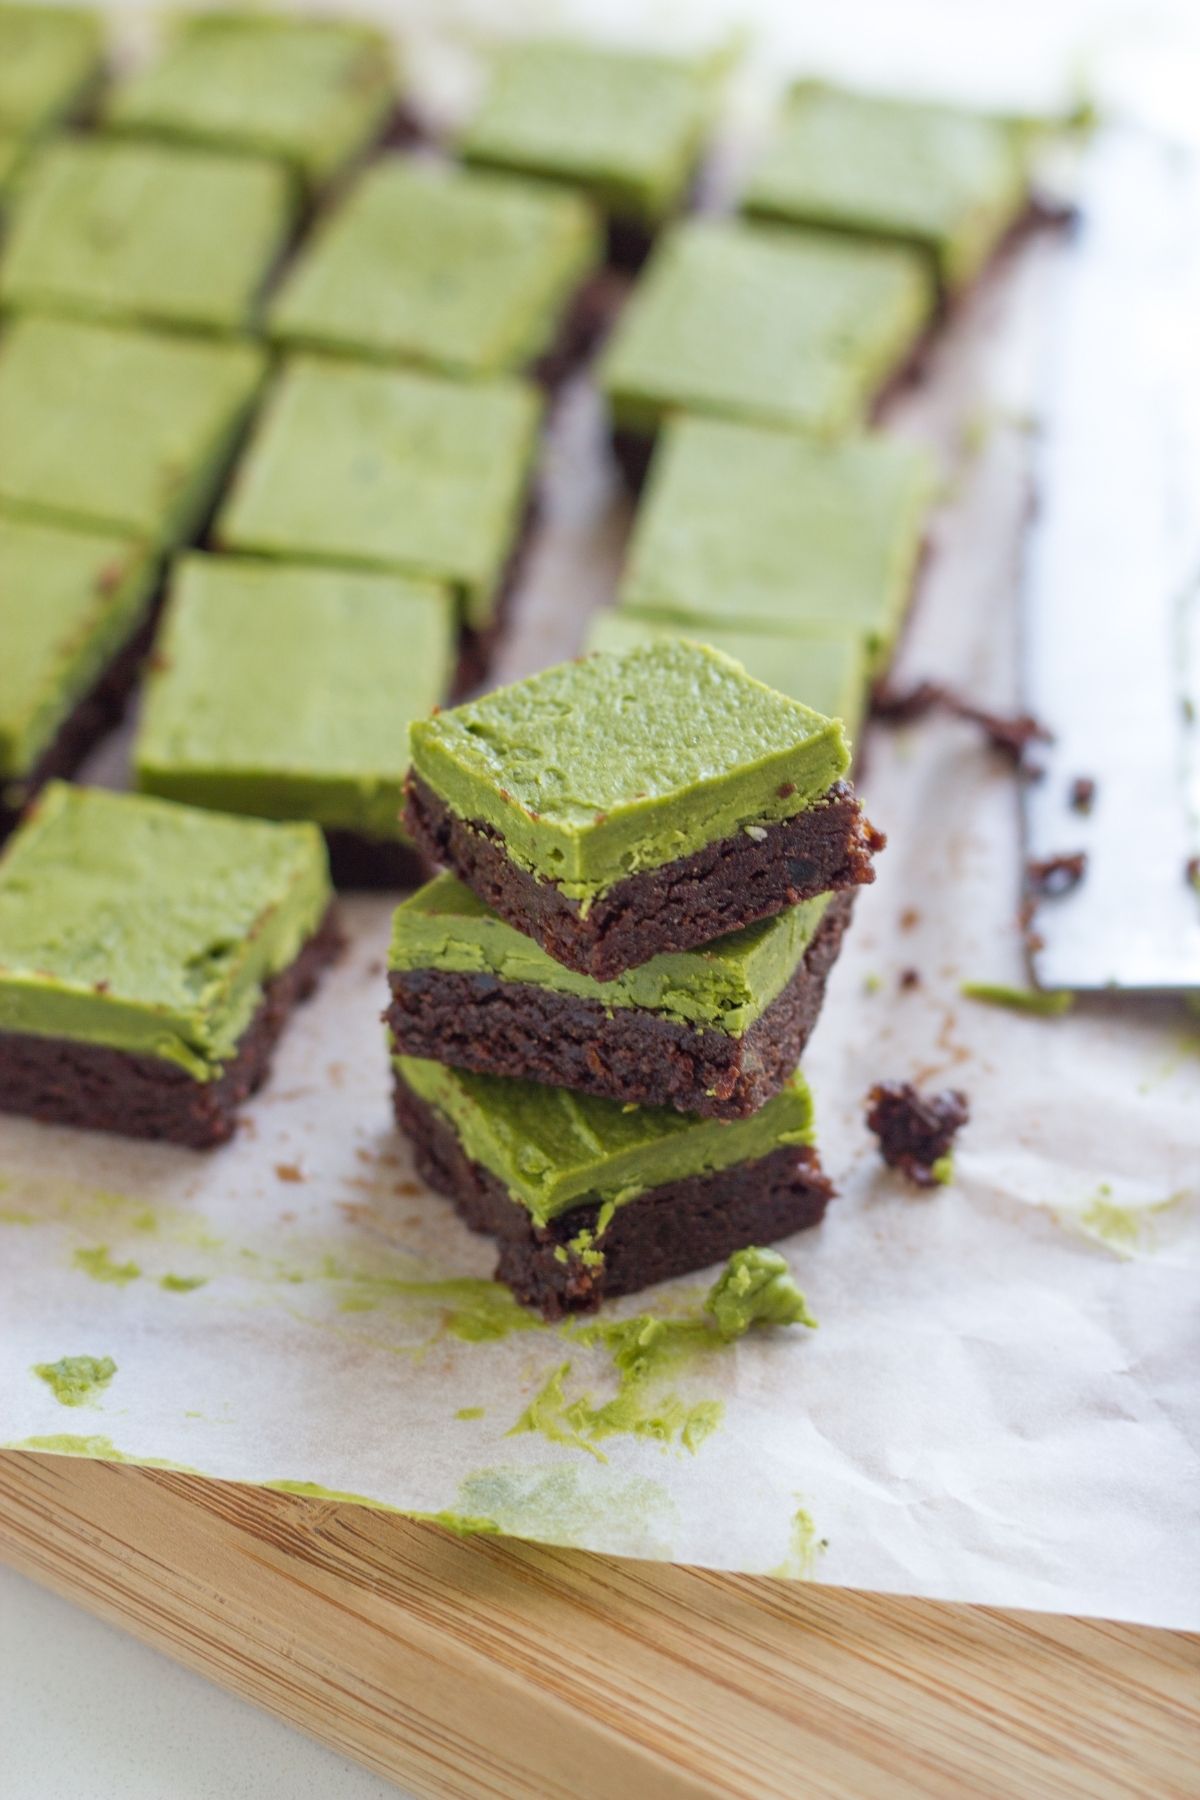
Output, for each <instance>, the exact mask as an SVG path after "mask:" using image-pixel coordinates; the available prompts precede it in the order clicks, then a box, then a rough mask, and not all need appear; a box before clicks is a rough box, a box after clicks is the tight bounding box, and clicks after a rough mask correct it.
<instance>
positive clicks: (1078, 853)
mask: <svg viewBox="0 0 1200 1800" xmlns="http://www.w3.org/2000/svg"><path fill="white" fill-rule="evenodd" d="M1087 860H1088V859H1087V851H1086V850H1072V851H1070V852H1068V853H1066V854H1064V855H1062V856H1041V857H1037V856H1035V857H1031V858H1030V860H1029V861H1028V862H1027V863H1026V864H1025V875H1026V879H1027V880H1028V882H1029V886H1030V889H1031V891H1032V892H1033V893H1035V894H1037V895H1039V896H1041V897H1043V898H1046V899H1051V900H1057V899H1060V898H1061V896H1062V895H1063V894H1069V893H1070V892H1071V891H1072V889H1074V888H1077V887H1078V886H1079V884H1080V882H1081V881H1082V880H1083V878H1084V876H1085V875H1086V874H1087Z"/></svg>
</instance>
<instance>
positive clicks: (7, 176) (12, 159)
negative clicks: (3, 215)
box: [0, 132, 25, 200]
mask: <svg viewBox="0 0 1200 1800" xmlns="http://www.w3.org/2000/svg"><path fill="white" fill-rule="evenodd" d="M24 150H25V146H24V144H23V143H22V141H21V139H20V138H15V137H6V136H5V135H4V134H3V133H2V132H0V200H2V199H3V198H4V192H5V189H6V188H7V187H8V185H9V183H10V182H11V181H12V178H13V176H14V175H15V174H16V172H17V169H18V167H19V165H20V162H21V158H22V155H23V154H24Z"/></svg>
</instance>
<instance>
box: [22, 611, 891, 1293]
mask: <svg viewBox="0 0 1200 1800" xmlns="http://www.w3.org/2000/svg"><path fill="white" fill-rule="evenodd" d="M412 736H413V771H412V775H411V777H410V781H409V785H408V797H409V809H408V822H409V827H410V830H411V831H412V833H413V835H414V837H415V838H416V840H417V842H418V843H419V844H420V846H421V848H422V849H423V850H424V852H425V853H426V855H428V856H429V857H430V859H431V860H437V861H443V862H446V863H448V864H449V865H450V866H451V868H452V869H453V870H454V871H455V874H456V875H457V876H458V877H463V878H466V880H467V881H468V882H469V884H470V890H472V892H470V893H469V892H468V888H467V887H464V886H462V885H461V884H460V882H459V881H457V880H454V879H452V878H450V877H448V876H447V877H444V878H441V879H440V880H437V881H434V882H433V883H432V884H431V885H430V886H429V887H427V888H425V889H423V890H421V892H420V893H419V894H418V895H417V896H416V897H415V898H414V900H413V901H412V902H410V903H408V904H407V905H406V906H403V907H401V909H400V911H399V913H398V914H397V919H396V932H395V938H394V943H393V951H392V958H391V963H392V969H391V1005H390V1008H389V1012H388V1022H389V1026H390V1029H391V1031H392V1034H393V1051H394V1059H395V1060H394V1070H395V1076H396V1082H395V1095H396V1110H397V1116H398V1118H399V1120H400V1122H401V1124H402V1125H403V1126H404V1127H405V1129H406V1130H408V1131H409V1132H410V1134H411V1135H412V1136H413V1137H414V1139H415V1141H416V1146H417V1154H418V1162H419V1165H420V1167H421V1168H422V1170H423V1172H424V1173H425V1174H426V1175H427V1176H428V1177H429V1179H430V1180H431V1181H432V1182H433V1184H434V1185H435V1186H439V1187H441V1188H442V1189H444V1190H445V1191H447V1192H449V1193H450V1194H451V1196H452V1197H453V1198H454V1199H455V1201H456V1203H457V1204H458V1206H459V1209H460V1211H461V1212H462V1213H463V1215H464V1217H466V1219H467V1222H468V1223H469V1224H471V1225H472V1226H474V1227H475V1228H476V1229H481V1230H486V1231H489V1232H491V1233H493V1234H494V1235H495V1236H496V1237H497V1239H498V1241H499V1244H500V1248H501V1256H500V1263H499V1269H498V1272H499V1274H500V1275H501V1277H502V1278H503V1279H505V1280H507V1281H509V1282H510V1283H511V1285H512V1286H513V1287H514V1290H515V1291H516V1292H517V1293H518V1294H519V1295H520V1296H521V1297H522V1298H523V1299H525V1300H527V1301H530V1302H532V1303H536V1304H538V1305H540V1306H541V1307H542V1308H543V1310H545V1311H547V1312H548V1313H551V1314H553V1313H555V1312H557V1311H561V1310H564V1309H572V1308H578V1307H587V1306H590V1305H593V1304H596V1303H597V1302H598V1301H599V1300H600V1299H601V1298H602V1297H604V1296H605V1295H608V1294H613V1293H620V1292H625V1291H629V1290H630V1289H632V1288H636V1287H640V1286H643V1285H646V1284H647V1283H648V1282H650V1281H654V1280H658V1279H662V1278H665V1277H667V1276H669V1275H672V1274H677V1273H681V1272H683V1271H684V1270H686V1269H690V1268H696V1267H700V1266H703V1265H704V1264H706V1263H708V1262H710V1261H713V1260H716V1259H719V1258H720V1257H723V1256H725V1255H728V1254H729V1253H730V1252H732V1251H733V1250H735V1249H740V1248H743V1247H745V1246H746V1245H748V1244H753V1243H762V1242H765V1241H768V1240H769V1239H771V1238H775V1237H780V1236H784V1235H788V1234H789V1233H790V1232H792V1231H794V1230H796V1229H798V1228H799V1227H800V1226H801V1225H805V1224H811V1223H813V1222H815V1220H816V1219H817V1218H819V1217H820V1216H821V1214H822V1213H823V1211H824V1208H825V1205H826V1204H827V1202H828V1199H829V1197H830V1194H831V1189H830V1186H829V1183H828V1181H827V1180H826V1178H825V1176H824V1175H823V1173H822V1171H821V1168H820V1164H819V1161H818V1159H817V1156H816V1152H815V1149H814V1148H813V1144H812V1109H811V1100H810V1097H809V1095H808V1091H807V1088H806V1087H805V1085H804V1083H803V1080H802V1079H801V1078H800V1077H799V1076H798V1075H794V1074H793V1073H792V1071H793V1069H794V1067H795V1062H796V1059H797V1057H798V1055H799V1052H800V1050H801V1048H802V1047H803V1043H804V1041H805V1039H806V1037H807V1034H808V1032H809V1031H810V1030H811V1028H812V1024H813V1022H814V1020H815V1017H816V1014H817V1011H818V1010H819V1007H820V1003H821V998H822V993H823V988H824V980H825V976H826V975H827V973H828V969H829V967H830V965H831V963H832V961H833V959H834V958H835V956H836V954H837V950H838V946H839V944H840V941H841V935H842V932H843V930H844V928H845V924H846V921H847V912H848V895H849V893H850V891H851V890H852V889H853V888H854V887H855V886H857V885H859V884H861V883H862V882H864V881H867V880H869V879H871V867H870V865H871V858H872V856H873V854H874V853H875V851H876V849H877V848H878V847H879V839H878V836H877V834H876V833H875V832H874V831H873V829H872V827H871V826H870V825H869V824H868V823H867V821H866V820H865V819H864V817H863V815H862V812H861V809H860V807H859V805H858V803H857V801H856V800H855V798H854V795H853V792H852V790H851V789H850V788H849V787H848V785H847V783H846V781H845V772H846V769H847V766H848V761H849V753H848V749H847V746H846V743H845V739H844V735H843V733H842V729H841V726H840V724H839V723H838V722H837V721H834V720H830V719H827V718H824V717H822V716H821V715H818V714H816V713H814V712H812V711H811V710H810V709H808V708H806V707H804V706H801V705H799V704H798V703H796V702H794V701H792V700H790V699H788V698H786V697H785V696H782V695H780V694H778V693H775V692H773V691H772V690H770V689H768V688H766V687H765V686H763V685H762V684H760V683H757V682H755V681H753V680H752V678H750V677H749V676H747V675H746V674H745V672H744V670H742V669H741V667H740V665H738V664H736V663H734V662H732V661H731V660H729V659H728V658H725V657H724V656H722V655H721V654H720V653H718V652H715V651H712V650H709V649H705V648H702V647H700V646H697V645H694V644H691V643H688V642H686V641H683V640H674V641H665V642H662V643H658V644H655V645H652V646H649V647H642V648H638V649H635V650H632V651H628V652H625V653H623V654H619V655H617V654H597V655H593V656H591V657H588V658H585V659H582V660H581V661H578V662H576V663H572V664H567V665H565V666H563V667H561V668H559V669H557V670H553V671H550V672H548V673H547V674H544V675H541V676H536V677H532V678H529V679H528V680H526V681H525V682H522V683H518V684H517V685H516V686H515V687H512V688H508V689H501V690H499V691H498V692H496V693H493V694H492V695H490V696H485V697H484V698H483V699H481V700H479V701H476V702H473V703H469V704H468V705H466V706H463V707H460V708H457V709H453V710H450V711H447V712H443V713H441V714H439V715H437V716H435V717H434V718H432V719H430V720H427V721H425V722H424V723H423V724H421V725H418V726H416V727H415V728H414V731H413V734H412ZM472 902H473V903H472ZM489 903H490V906H491V908H493V909H494V910H489ZM714 939H717V940H719V941H715V942H714V941H713V940H714ZM337 945H338V931H337V923H336V916H335V912H334V908H333V899H332V889H331V885H330V881H329V876H328V867H327V860H326V852H325V847H324V844H323V842H322V839H321V836H320V833H319V832H318V831H317V829H316V828H315V827H314V826H313V825H311V824H300V823H297V824H276V823H269V822H267V821H265V820H260V819H248V818H244V817H236V816H231V815H228V814H225V813H221V812H216V811H207V810H200V809H196V808H193V807H188V806H181V805H177V804H174V803H171V802H166V801H162V800H158V799H151V798H145V797H141V796H132V795H121V794H111V793H107V792H104V791H102V790H94V789H85V788H76V787H71V786H68V785H66V784H62V783H54V784H51V786H50V787H49V788H48V789H47V790H46V792H45V793H44V794H43V795H42V796H41V797H40V798H39V800H38V801H37V802H36V803H35V805H34V806H33V807H31V808H30V809H29V811H28V812H27V814H26V816H25V818H24V819H23V821H22V823H21V824H20V826H19V827H18V829H17V831H16V832H15V834H14V836H13V838H12V840H11V842H10V844H9V846H8V849H7V851H6V853H5V855H4V856H3V857H2V858H0V1107H2V1108H3V1109H5V1110H8V1111H11V1112H18V1113H26V1114H30V1115H32V1116H33V1117H35V1118H39V1119H42V1120H46V1121H50V1122H54V1123H59V1124H74V1125H81V1126H89V1127H92V1128H99V1129H108V1130H116V1131H121V1132H125V1133H131V1134H134V1135H139V1136H150V1137H165V1138H167V1139H169V1140H171V1141H174V1142H179V1143H183V1144H187V1145H191V1146H194V1147H208V1146H211V1145H213V1144H216V1143H219V1142H222V1141H224V1140H225V1139H227V1138H228V1137H229V1136H230V1135H231V1133H232V1131H233V1128H234V1124H235V1122H236V1117H237V1112H238V1108H239V1106H240V1105H241V1103H242V1102H243V1101H244V1099H245V1098H246V1097H247V1095H248V1094H249V1093H250V1092H252V1091H253V1089H254V1088H255V1087H256V1086H257V1085H258V1083H259V1082H260V1081H261V1080H262V1079H263V1078H264V1076H265V1074H266V1071H267V1067H268V1063H269V1059H270V1054H271V1050H272V1048H273V1045H274V1042H275V1040H276V1038H277V1036H278V1034H279V1032H280V1030H281V1029H282V1026H283V1024H284V1021H285V1018H286V1015H287V1013H288V1012H289V1010H290V1009H291V1007H292V1006H293V1005H294V1003H295V1002H296V1001H297V1000H299V999H301V998H303V997H304V996H305V994H306V993H307V992H309V991H310V990H311V988H312V986H313V985H314V984H315V981H316V979H317V977H318V974H319V971H320V969H321V967H322V966H323V964H324V963H325V962H327V961H328V960H329V959H330V958H331V957H332V955H333V954H334V953H335V952H336V949H337ZM531 1078H532V1079H531Z"/></svg>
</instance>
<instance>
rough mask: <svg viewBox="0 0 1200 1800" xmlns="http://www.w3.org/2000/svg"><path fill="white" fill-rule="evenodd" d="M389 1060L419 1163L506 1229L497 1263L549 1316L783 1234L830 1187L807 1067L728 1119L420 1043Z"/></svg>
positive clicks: (820, 1206) (810, 1221) (807, 1220)
mask: <svg viewBox="0 0 1200 1800" xmlns="http://www.w3.org/2000/svg"><path fill="white" fill-rule="evenodd" d="M392 1067H393V1073H394V1078H395V1086H394V1094H395V1109H396V1118H397V1120H398V1122H399V1124H400V1126H401V1128H402V1129H403V1130H404V1131H405V1132H406V1133H407V1135H408V1137H409V1138H410V1139H411V1141H412V1143H413V1146H414V1148H415V1151H416V1160H417V1167H418V1169H419V1170H420V1172H421V1174H422V1175H423V1176H424V1177H425V1179H426V1180H427V1181H428V1182H429V1184H430V1185H431V1186H432V1187H434V1188H436V1189H437V1190H438V1191H439V1192H440V1193H443V1194H446V1195H447V1196H448V1197H449V1198H450V1199H451V1200H453V1202H454V1204H455V1207H456V1208H457V1210H458V1212H459V1213H460V1214H461V1216H462V1218H463V1219H464V1220H465V1221H466V1223H467V1224H468V1225H469V1226H470V1227H471V1229H472V1230H473V1231H481V1232H486V1233H488V1234H489V1235H491V1236H493V1237H495V1238H496V1240H497V1243H498V1245H499V1250H500V1257H499V1262H498V1263H497V1266H496V1277H497V1279H498V1280H500V1281H503V1282H506V1283H507V1284H508V1286H509V1287H511V1288H512V1290H513V1292H514V1293H515V1294H516V1296H517V1298H518V1299H519V1300H522V1301H524V1302H525V1303H526V1305H530V1306H536V1307H538V1308H540V1310H541V1311H542V1312H543V1313H544V1314H545V1315H546V1317H547V1318H557V1317H560V1316H561V1315H562V1314H563V1313H566V1312H584V1311H590V1310H591V1309H592V1308H594V1307H596V1306H598V1305H599V1304H600V1302H601V1301H602V1300H607V1299H612V1298H614V1297H615V1296H617V1295H619V1294H630V1293H636V1292H637V1291H638V1290H639V1289H640V1288H645V1287H650V1286H651V1285H652V1284H653V1283H655V1282H658V1281H668V1280H670V1279H671V1278H672V1277H673V1276H676V1275H686V1274H688V1273H690V1272H691V1271H692V1270H694V1269H703V1268H705V1267H707V1266H708V1265H709V1264H710V1263H716V1262H720V1261H721V1260H723V1259H724V1258H726V1257H728V1256H729V1255H730V1254H731V1253H732V1252H733V1251H736V1250H741V1249H744V1248H745V1247H746V1246H747V1245H759V1244H767V1243H771V1242H773V1241H774V1240H776V1239H778V1238H781V1237H787V1236H789V1235H790V1234H791V1233H792V1232H793V1231H799V1230H801V1229H802V1228H803V1227H805V1226H808V1225H815V1224H817V1223H818V1221H819V1220H820V1219H821V1218H822V1217H823V1215H824V1212H825V1209H826V1207H827V1206H828V1204H829V1201H830V1199H831V1198H832V1196H833V1188H832V1187H831V1185H830V1183H829V1180H828V1178H827V1177H826V1175H825V1174H824V1172H823V1171H822V1169H821V1164H820V1161H819V1159H818V1157H817V1153H816V1150H815V1149H814V1148H813V1120H812V1100H811V1096H810V1095H809V1091H808V1088H807V1086H806V1085H805V1083H804V1080H803V1078H802V1077H801V1076H799V1075H794V1076H792V1077H791V1079H790V1080H789V1081H788V1082H787V1083H786V1085H785V1086H784V1087H783V1088H782V1089H781V1090H780V1092H779V1093H777V1094H776V1095H775V1096H774V1097H773V1098H772V1099H770V1100H768V1101H767V1103H766V1105H765V1106H763V1107H762V1108H761V1109H760V1110H759V1111H758V1112H757V1113H755V1114H753V1115H752V1116H751V1117H750V1118H747V1119H735V1120H720V1119H698V1118H695V1117H692V1116H689V1115H687V1114H684V1113H678V1112H674V1111H672V1110H671V1109H670V1108H666V1107H654V1106H650V1107H643V1106H622V1105H621V1104H619V1103H618V1102H616V1101H613V1100H600V1099H596V1098H595V1097H593V1096H592V1095H590V1094H575V1093H571V1092H569V1091H568V1090H567V1089H565V1088H552V1087H542V1086H541V1085H540V1084H539V1083H537V1082H533V1081H507V1080H504V1079H502V1078H500V1077H498V1076H493V1075H477V1074H473V1073H470V1072H468V1071H466V1070H462V1069H455V1068H450V1067H448V1066H447V1065H446V1064H444V1063H438V1062H429V1061H425V1060H423V1059H421V1058H419V1057H410V1056H396V1057H395V1058H394V1059H393V1064H392Z"/></svg>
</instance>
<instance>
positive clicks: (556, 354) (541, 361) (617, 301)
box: [527, 269, 629, 393]
mask: <svg viewBox="0 0 1200 1800" xmlns="http://www.w3.org/2000/svg"><path fill="white" fill-rule="evenodd" d="M628 292H629V284H628V282H626V281H624V280H622V278H621V277H620V276H619V275H616V274H614V273H613V272H612V271H611V270H609V269H600V270H598V271H597V272H596V273H595V274H594V275H589V276H588V277H587V278H586V280H584V281H582V282H581V283H580V285H579V287H578V288H577V289H576V291H575V294H574V297H573V298H572V300H571V303H570V305H569V306H568V307H567V310H566V312H565V313H564V314H563V317H562V320H561V322H560V324H559V328H558V331H557V333H556V334H555V337H554V340H553V342H552V343H550V344H549V345H548V346H547V347H546V349H545V350H543V352H542V354H541V355H540V356H539V357H537V358H536V360H535V361H534V362H532V363H531V364H530V365H529V369H528V371H527V373H528V374H529V375H530V377H531V378H532V379H533V380H534V381H536V382H538V383H539V385H540V386H541V387H544V388H545V389H546V390H547V392H549V393H553V392H554V391H555V389H556V388H559V387H561V386H562V384H563V382H564V381H566V380H567V379H568V377H569V376H571V375H573V374H574V373H575V371H576V369H578V368H579V367H580V366H581V365H582V364H583V363H585V362H586V361H587V359H588V357H589V356H590V355H591V354H592V351H593V350H594V349H595V347H596V345H597V344H598V343H599V342H600V339H601V338H602V337H603V336H604V335H605V333H606V332H607V331H608V328H609V326H610V325H611V324H612V322H613V320H614V319H615V318H616V316H617V313H618V311H619V310H620V307H621V304H622V302H623V301H624V299H625V296H626V294H627V293H628Z"/></svg>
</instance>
